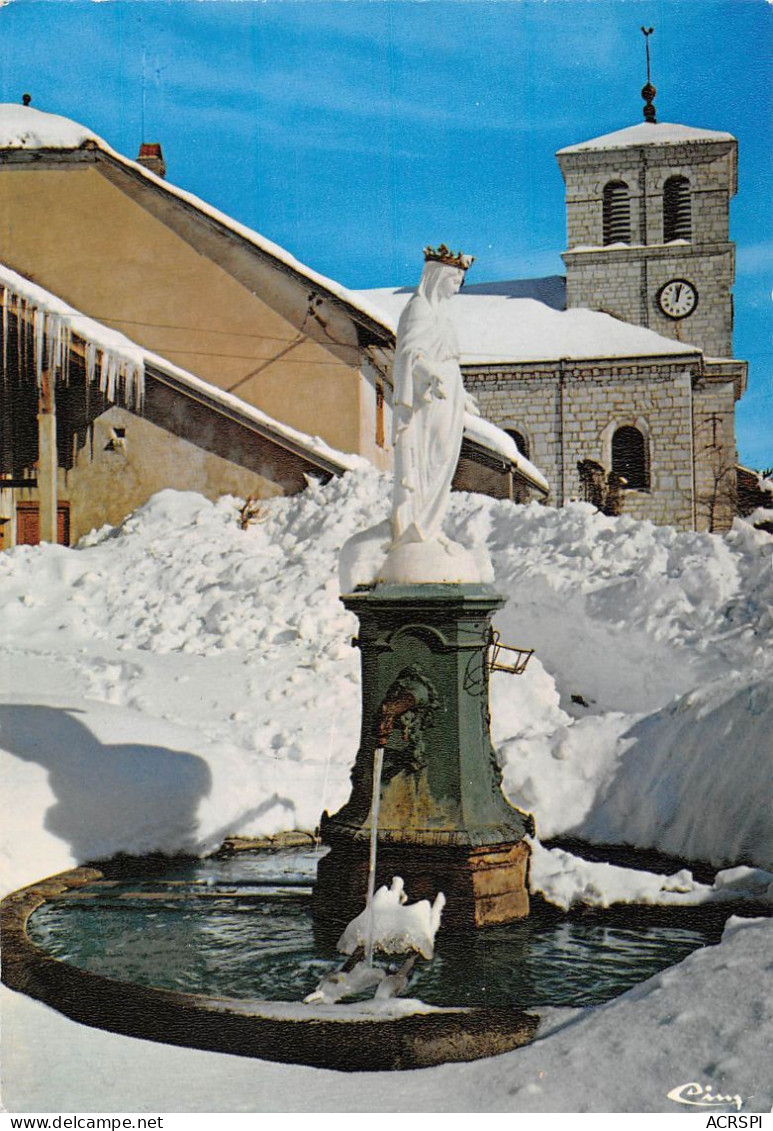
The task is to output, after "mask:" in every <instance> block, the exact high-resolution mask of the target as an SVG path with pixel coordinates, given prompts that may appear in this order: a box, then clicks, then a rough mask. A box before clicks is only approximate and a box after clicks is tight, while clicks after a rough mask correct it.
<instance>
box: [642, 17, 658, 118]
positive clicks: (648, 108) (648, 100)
mask: <svg viewBox="0 0 773 1131" xmlns="http://www.w3.org/2000/svg"><path fill="white" fill-rule="evenodd" d="M641 30H642V34H643V35H644V44H645V46H646V49H647V82H646V83H645V85H644V86H643V87H642V88H641V96H642V98H643V99H644V109H643V113H644V120H645V121H647V122H652V124H653V125H654V124H655V123H656V122H657V119H656V117H655V103H654V101H653V99H654V98H655V95H656V94H657V91H656V90H655V87H654V86H653V85H652V83H651V81H650V36H651V35H652V33H653V31H654V30H655V29H654V27H643V28H642V29H641Z"/></svg>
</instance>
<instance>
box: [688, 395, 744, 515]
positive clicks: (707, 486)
mask: <svg viewBox="0 0 773 1131" xmlns="http://www.w3.org/2000/svg"><path fill="white" fill-rule="evenodd" d="M734 412H735V396H734V388H733V383H732V381H698V382H697V383H696V386H695V389H694V394H693V436H694V440H693V443H694V448H695V510H696V525H697V528H698V530H711V531H723V530H729V529H730V527H731V526H732V524H733V517H734V515H735V514H736V513H737V510H736V493H737V492H736V470H735V467H736V462H737V460H736V451H735V426H734Z"/></svg>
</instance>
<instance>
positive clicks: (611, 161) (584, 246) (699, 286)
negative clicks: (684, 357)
mask: <svg viewBox="0 0 773 1131" xmlns="http://www.w3.org/2000/svg"><path fill="white" fill-rule="evenodd" d="M651 30H652V29H649V31H650V32H651ZM642 31H644V33H645V35H647V34H648V31H647V29H644V28H642ZM648 46H649V43H648ZM654 96H655V88H654V87H653V86H652V84H651V83H650V81H649V57H648V75H647V84H646V85H645V87H644V88H643V90H642V97H643V98H644V99H645V103H646V105H645V107H644V118H645V120H644V121H643V122H641V123H639V124H638V125H634V126H630V127H628V128H627V129H622V130H617V131H616V132H615V133H610V134H605V135H603V136H602V137H597V138H593V139H592V140H591V141H585V142H581V143H580V144H579V145H571V146H568V147H567V148H565V149H560V150H559V151H558V153H557V154H556V156H557V159H558V163H559V166H560V168H561V173H562V174H563V177H564V181H565V183H566V208H567V230H568V240H567V250H566V252H564V255H563V259H564V262H565V264H566V274H567V278H566V282H567V307H569V308H571V307H586V308H589V309H591V310H603V311H605V312H606V313H608V314H612V315H614V316H615V317H616V318H621V319H623V320H624V321H626V322H633V323H635V324H637V325H640V326H646V327H648V328H649V329H651V330H655V331H657V333H659V334H662V335H664V336H665V337H671V338H676V339H677V340H678V341H682V342H689V343H690V344H692V345H696V346H698V347H699V348H700V349H702V350H703V352H704V354H705V355H706V356H708V357H724V358H730V357H732V356H733V353H732V351H733V346H732V332H733V299H732V294H731V291H732V286H733V281H734V278H735V246H734V244H732V243H731V242H730V238H729V218H730V198H731V197H732V196H733V195H734V194H735V192H736V189H737V160H738V143H737V141H736V139H735V138H734V137H733V136H732V135H731V134H728V133H719V132H717V131H713V130H703V129H696V128H694V127H692V126H685V125H678V124H673V123H669V122H658V121H656V116H655V106H654V104H653V99H654Z"/></svg>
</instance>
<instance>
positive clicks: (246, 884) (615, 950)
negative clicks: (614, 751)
mask: <svg viewBox="0 0 773 1131" xmlns="http://www.w3.org/2000/svg"><path fill="white" fill-rule="evenodd" d="M317 860H318V857H317V856H316V855H315V854H314V853H312V852H309V853H305V854H303V853H287V854H285V853H278V854H272V855H268V854H256V855H254V856H252V855H250V856H249V857H248V856H247V855H246V854H244V853H242V854H239V855H237V856H236V857H233V858H231V859H228V860H204V861H199V862H194V863H190V864H186V865H179V864H178V865H172V864H170V866H169V868H168V869H167V870H165V871H163V872H161V873H157V874H154V875H153V876H149V875H147V874H145V875H141V876H140V877H139V878H138V879H137V880H136V881H133V880H132V881H126V880H125V879H122V880H121V882H120V883H112V884H101V883H97V884H91V885H89V886H88V887H86V888H82V889H79V890H78V892H76V893H73V894H72V895H70V896H69V897H63V898H59V899H56V900H53V901H51V902H50V903H47V904H45V905H44V906H43V907H41V908H40V909H39V910H38V911H36V912H35V914H34V915H33V916H32V917H31V919H30V923H29V933H30V936H31V937H32V939H33V941H34V942H36V943H37V944H38V945H39V946H41V947H42V948H43V949H44V950H46V951H47V952H48V953H50V954H52V955H54V956H55V957H57V958H61V959H64V960H65V961H67V962H70V963H72V964H73V965H75V966H79V967H82V968H84V969H88V970H91V971H93V972H95V973H99V974H103V975H106V976H108V977H112V978H117V979H120V980H123V981H130V982H137V983H139V984H141V985H149V986H156V987H158V988H162V989H175V990H184V991H187V992H191V993H203V994H212V995H217V996H225V997H234V998H264V999H266V1000H273V1001H296V1002H297V1001H300V1000H302V999H303V998H304V997H305V996H306V994H308V993H309V992H310V991H311V990H313V989H314V988H315V986H316V985H317V984H318V982H319V981H320V979H321V978H322V976H323V975H324V974H325V973H326V972H327V971H328V970H330V969H331V968H333V967H337V966H340V961H341V956H340V955H339V954H338V952H337V950H336V945H335V944H336V941H337V937H338V932H333V933H332V934H328V933H326V932H325V931H324V930H322V929H320V928H319V926H318V925H315V923H314V921H313V919H312V915H311V899H310V886H303V885H304V883H305V884H306V885H310V882H311V880H312V877H313V868H314V866H315V865H316V862H317ZM678 924H679V925H667V926H666V925H662V924H660V925H657V926H655V925H649V926H642V925H641V924H640V923H637V921H636V913H635V911H632V914H631V920H630V922H629V923H623V922H620V921H616V922H615V923H614V924H611V923H603V924H602V923H600V922H599V921H591V920H566V919H564V920H558V921H556V922H552V923H545V922H540V921H538V920H536V919H527V920H521V921H519V922H516V923H510V924H508V925H507V926H503V927H490V928H487V929H486V930H483V931H469V932H462V933H450V932H449V933H448V934H446V935H443V934H442V932H441V934H440V935H439V937H438V942H437V947H436V951H435V958H434V959H433V961H432V962H429V963H425V962H422V961H420V962H419V963H418V964H417V967H416V971H415V973H414V976H413V978H412V980H411V983H410V986H409V988H408V991H407V992H408V993H409V995H410V996H411V997H420V998H422V999H423V1000H424V1001H426V1002H429V1003H431V1004H435V1005H467V1006H470V1005H479V1006H483V1005H489V1006H493V1005H496V1006H503V1005H508V1004H512V1005H514V1006H517V1007H519V1008H535V1007H538V1006H545V1005H561V1006H585V1005H594V1004H598V1003H600V1002H603V1001H607V1000H609V999H610V998H612V997H615V996H617V995H618V994H620V993H622V992H623V991H624V990H626V989H628V988H630V987H631V986H632V985H635V984H636V983H637V982H640V981H643V980H644V979H645V978H648V977H650V976H651V975H652V974H655V973H657V971H659V970H662V969H664V968H665V967H666V966H670V965H672V964H673V963H675V962H678V961H680V960H681V959H682V958H684V957H686V955H687V954H689V953H690V952H691V951H693V950H695V949H696V948H697V947H699V946H704V945H707V944H708V943H713V942H716V941H718V938H719V935H720V933H721V927H720V926H717V927H711V928H710V927H704V926H700V927H699V926H697V925H694V924H690V925H689V926H686V925H685V923H684V920H683V919H679V920H678ZM398 961H399V960H398Z"/></svg>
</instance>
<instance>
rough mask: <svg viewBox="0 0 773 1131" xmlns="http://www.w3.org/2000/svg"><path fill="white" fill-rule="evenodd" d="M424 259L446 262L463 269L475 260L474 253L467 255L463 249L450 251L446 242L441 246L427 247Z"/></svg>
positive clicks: (449, 265)
mask: <svg viewBox="0 0 773 1131" xmlns="http://www.w3.org/2000/svg"><path fill="white" fill-rule="evenodd" d="M424 260H425V262H427V263H429V262H430V261H432V262H434V263H445V264H446V266H447V267H459V268H460V269H461V270H462V271H466V270H467V268H468V267H469V266H470V265H471V264H472V263H473V262H474V260H475V256H474V255H465V254H464V252H462V251H449V249H448V248H447V247H446V245H445V244H444V243H441V245H440V247H425V248H424Z"/></svg>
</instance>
